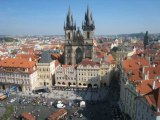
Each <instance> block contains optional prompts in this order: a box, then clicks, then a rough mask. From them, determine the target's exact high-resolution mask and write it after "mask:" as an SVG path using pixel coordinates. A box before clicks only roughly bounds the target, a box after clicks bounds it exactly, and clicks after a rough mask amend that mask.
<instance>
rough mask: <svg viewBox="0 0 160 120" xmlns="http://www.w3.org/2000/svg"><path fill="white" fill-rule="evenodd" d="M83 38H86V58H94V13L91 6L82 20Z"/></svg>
mask: <svg viewBox="0 0 160 120" xmlns="http://www.w3.org/2000/svg"><path fill="white" fill-rule="evenodd" d="M82 29H83V38H84V47H85V48H84V51H85V53H84V58H90V59H92V58H93V37H94V30H95V25H94V20H93V18H92V13H91V12H90V9H89V6H87V11H86V13H85V20H84V22H82Z"/></svg>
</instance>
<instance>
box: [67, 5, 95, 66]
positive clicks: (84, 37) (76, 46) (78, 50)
mask: <svg viewBox="0 0 160 120" xmlns="http://www.w3.org/2000/svg"><path fill="white" fill-rule="evenodd" d="M82 30H83V34H82V33H81V31H80V29H79V28H78V29H76V23H74V21H73V15H72V13H71V10H70V8H69V10H68V14H67V17H66V23H64V31H65V47H64V59H65V60H64V61H65V64H68V65H74V64H78V63H80V62H81V61H82V60H83V59H85V58H89V59H93V56H94V46H93V37H94V30H95V25H94V20H93V18H92V13H91V12H90V10H89V7H87V11H86V13H85V20H84V22H83V21H82Z"/></svg>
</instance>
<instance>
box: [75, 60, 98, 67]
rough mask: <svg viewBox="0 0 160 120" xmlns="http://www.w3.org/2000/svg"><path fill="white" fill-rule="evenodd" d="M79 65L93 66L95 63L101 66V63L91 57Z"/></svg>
mask: <svg viewBox="0 0 160 120" xmlns="http://www.w3.org/2000/svg"><path fill="white" fill-rule="evenodd" d="M79 65H83V66H87V65H90V66H92V67H94V66H95V65H97V66H99V64H97V63H96V62H94V61H92V60H91V59H88V58H87V59H84V60H83V61H82V62H80V63H79V64H78V66H79Z"/></svg>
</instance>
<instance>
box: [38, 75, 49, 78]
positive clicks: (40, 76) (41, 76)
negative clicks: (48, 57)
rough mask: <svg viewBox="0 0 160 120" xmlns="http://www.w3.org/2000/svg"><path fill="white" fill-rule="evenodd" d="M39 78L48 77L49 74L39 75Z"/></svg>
mask: <svg viewBox="0 0 160 120" xmlns="http://www.w3.org/2000/svg"><path fill="white" fill-rule="evenodd" d="M39 78H50V77H49V75H39Z"/></svg>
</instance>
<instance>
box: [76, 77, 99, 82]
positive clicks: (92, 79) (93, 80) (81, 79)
mask: <svg viewBox="0 0 160 120" xmlns="http://www.w3.org/2000/svg"><path fill="white" fill-rule="evenodd" d="M78 80H80V81H92V82H95V81H98V78H88V79H87V78H79V79H78Z"/></svg>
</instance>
